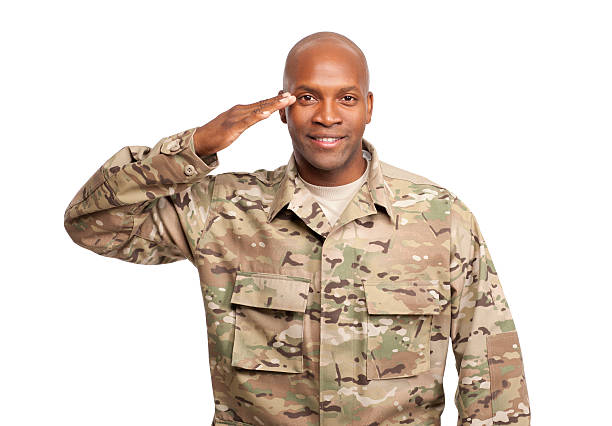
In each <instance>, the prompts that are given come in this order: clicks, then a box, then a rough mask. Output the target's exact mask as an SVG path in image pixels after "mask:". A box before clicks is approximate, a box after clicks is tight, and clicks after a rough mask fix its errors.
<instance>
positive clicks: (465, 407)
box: [450, 197, 531, 426]
mask: <svg viewBox="0 0 612 426" xmlns="http://www.w3.org/2000/svg"><path fill="white" fill-rule="evenodd" d="M450 214H451V287H452V293H453V294H452V323H451V339H452V347H453V352H454V354H455V363H456V367H457V371H458V373H459V385H458V387H457V391H456V393H455V405H456V406H457V410H458V412H459V418H458V422H457V424H458V425H489V426H491V425H509V424H512V425H529V424H531V412H530V407H529V398H528V395H527V384H526V382H525V373H524V368H523V358H522V352H521V348H520V344H519V340H518V335H517V332H516V328H515V326H514V321H513V320H512V315H511V313H510V308H509V306H508V302H507V300H506V297H505V296H504V292H503V290H502V287H501V284H500V281H499V278H498V276H497V272H496V271H495V267H494V265H493V261H492V259H491V255H490V253H489V250H488V247H487V244H486V242H485V240H484V238H483V236H482V233H481V231H480V228H479V226H478V223H477V221H476V218H475V217H474V215H473V214H472V212H471V211H470V210H469V209H468V207H467V206H466V205H465V204H464V203H463V202H462V201H461V200H460V199H458V198H456V197H453V202H452V205H451V213H450Z"/></svg>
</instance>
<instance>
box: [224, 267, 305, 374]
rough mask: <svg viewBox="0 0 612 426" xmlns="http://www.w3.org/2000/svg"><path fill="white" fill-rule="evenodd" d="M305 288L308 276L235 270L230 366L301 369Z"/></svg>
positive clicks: (284, 369)
mask: <svg viewBox="0 0 612 426" xmlns="http://www.w3.org/2000/svg"><path fill="white" fill-rule="evenodd" d="M309 287H310V280H309V279H308V278H303V277H293V276H288V275H277V274H270V273H261V272H247V271H238V272H237V274H236V283H235V285H234V291H233V293H232V298H231V303H232V304H234V305H235V310H236V325H235V333H234V345H233V349H232V366H234V367H240V368H246V369H249V370H267V371H277V372H286V373H300V372H303V371H304V367H303V359H304V357H303V342H304V312H305V311H306V302H307V299H308V291H309Z"/></svg>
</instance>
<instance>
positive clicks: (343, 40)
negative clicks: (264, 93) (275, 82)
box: [283, 31, 370, 93]
mask: <svg viewBox="0 0 612 426" xmlns="http://www.w3.org/2000/svg"><path fill="white" fill-rule="evenodd" d="M341 50H344V53H345V54H347V53H348V54H350V55H353V56H354V57H355V61H356V64H358V66H359V68H360V73H361V74H362V75H363V78H364V88H365V93H367V92H368V91H369V87H370V71H369V70H368V62H367V60H366V57H365V55H364V54H363V52H362V51H361V49H360V48H359V46H357V45H356V44H355V43H354V42H353V41H352V40H351V39H349V38H348V37H345V36H343V35H342V34H338V33H335V32H331V31H321V32H318V33H313V34H310V35H308V36H306V37H304V38H303V39H301V40H300V41H298V42H297V43H296V44H295V45H293V47H292V48H291V50H290V51H289V53H288V54H287V59H286V60H285V70H284V72H283V90H290V89H289V86H290V79H291V78H292V76H293V71H294V70H295V69H296V68H297V67H299V64H300V62H301V60H302V59H303V58H304V56H305V55H317V54H322V53H323V52H330V51H336V52H339V51H341Z"/></svg>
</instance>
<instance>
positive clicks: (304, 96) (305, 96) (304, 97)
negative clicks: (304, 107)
mask: <svg viewBox="0 0 612 426" xmlns="http://www.w3.org/2000/svg"><path fill="white" fill-rule="evenodd" d="M306 98H310V99H306ZM298 99H304V100H305V101H306V102H308V101H311V100H312V99H313V98H312V96H311V95H302V96H300V97H299V98H298Z"/></svg>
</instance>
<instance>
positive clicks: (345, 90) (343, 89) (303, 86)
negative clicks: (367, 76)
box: [294, 84, 359, 93]
mask: <svg viewBox="0 0 612 426" xmlns="http://www.w3.org/2000/svg"><path fill="white" fill-rule="evenodd" d="M298 90H306V91H307V92H314V93H319V91H318V90H317V89H315V88H313V87H310V86H306V85H304V84H302V85H300V86H298V87H296V88H295V89H294V92H297V91H298ZM351 90H354V91H356V92H359V88H358V87H357V86H349V87H343V88H342V89H339V90H338V93H340V92H349V91H351Z"/></svg>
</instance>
